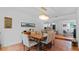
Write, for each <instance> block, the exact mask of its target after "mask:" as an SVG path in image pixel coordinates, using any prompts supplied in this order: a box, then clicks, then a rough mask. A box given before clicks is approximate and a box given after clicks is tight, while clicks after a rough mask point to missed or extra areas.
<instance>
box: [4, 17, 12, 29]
mask: <svg viewBox="0 0 79 59" xmlns="http://www.w3.org/2000/svg"><path fill="white" fill-rule="evenodd" d="M4 28H12V18H11V17H4Z"/></svg>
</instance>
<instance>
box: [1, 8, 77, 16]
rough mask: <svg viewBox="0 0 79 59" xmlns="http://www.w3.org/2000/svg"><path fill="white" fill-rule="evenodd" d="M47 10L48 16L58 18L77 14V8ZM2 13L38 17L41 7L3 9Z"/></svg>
mask: <svg viewBox="0 0 79 59" xmlns="http://www.w3.org/2000/svg"><path fill="white" fill-rule="evenodd" d="M45 8H46V9H47V14H48V15H49V16H50V17H58V16H64V15H70V14H74V13H76V9H77V8H76V7H45ZM1 9H2V11H6V12H7V10H9V11H17V12H19V13H24V14H26V15H28V16H30V17H38V16H39V11H40V7H2V8H0V10H1Z"/></svg>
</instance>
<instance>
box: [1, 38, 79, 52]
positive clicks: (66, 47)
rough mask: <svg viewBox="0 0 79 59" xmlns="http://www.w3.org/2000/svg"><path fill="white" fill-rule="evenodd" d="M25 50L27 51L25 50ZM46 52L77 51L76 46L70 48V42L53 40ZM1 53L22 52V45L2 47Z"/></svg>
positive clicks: (33, 49) (33, 48) (34, 49)
mask: <svg viewBox="0 0 79 59" xmlns="http://www.w3.org/2000/svg"><path fill="white" fill-rule="evenodd" d="M36 48H37V47H36V46H35V47H32V49H31V51H36V50H37V49H36ZM26 50H28V49H27V48H26ZM45 50H46V51H79V49H78V47H77V46H72V43H71V41H66V40H60V39H55V40H54V45H52V48H50V49H49V48H45ZM1 51H24V45H23V44H22V43H19V44H16V45H12V46H9V47H3V48H1Z"/></svg>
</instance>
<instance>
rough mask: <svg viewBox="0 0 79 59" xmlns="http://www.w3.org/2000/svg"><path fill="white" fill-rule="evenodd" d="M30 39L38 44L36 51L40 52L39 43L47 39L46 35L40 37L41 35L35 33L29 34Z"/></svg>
mask: <svg viewBox="0 0 79 59" xmlns="http://www.w3.org/2000/svg"><path fill="white" fill-rule="evenodd" d="M30 37H32V38H34V40H35V41H36V42H37V43H38V45H37V46H38V49H37V50H42V46H41V45H42V43H41V41H43V40H44V39H45V38H46V37H47V35H46V34H43V35H41V34H37V33H35V34H30Z"/></svg>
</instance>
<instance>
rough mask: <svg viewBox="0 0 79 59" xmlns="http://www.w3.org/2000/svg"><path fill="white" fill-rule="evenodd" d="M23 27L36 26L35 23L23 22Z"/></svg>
mask: <svg viewBox="0 0 79 59" xmlns="http://www.w3.org/2000/svg"><path fill="white" fill-rule="evenodd" d="M21 27H35V24H34V23H27V22H21Z"/></svg>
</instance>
